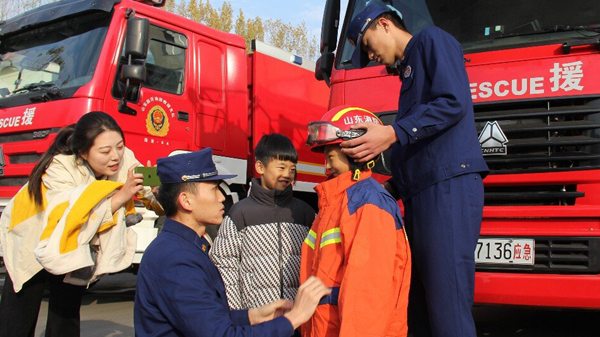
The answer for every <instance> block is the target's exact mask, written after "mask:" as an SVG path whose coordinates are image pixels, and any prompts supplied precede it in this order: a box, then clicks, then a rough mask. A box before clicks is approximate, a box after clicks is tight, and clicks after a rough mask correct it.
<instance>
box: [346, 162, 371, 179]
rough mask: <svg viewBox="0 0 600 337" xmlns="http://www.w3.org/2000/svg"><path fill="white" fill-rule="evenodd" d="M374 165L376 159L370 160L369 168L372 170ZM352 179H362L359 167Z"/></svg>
mask: <svg viewBox="0 0 600 337" xmlns="http://www.w3.org/2000/svg"><path fill="white" fill-rule="evenodd" d="M373 167H375V160H370V161H369V162H368V163H367V169H369V170H370V169H372V168H373ZM352 180H354V181H358V180H360V169H359V168H357V169H355V170H354V175H353V176H352Z"/></svg>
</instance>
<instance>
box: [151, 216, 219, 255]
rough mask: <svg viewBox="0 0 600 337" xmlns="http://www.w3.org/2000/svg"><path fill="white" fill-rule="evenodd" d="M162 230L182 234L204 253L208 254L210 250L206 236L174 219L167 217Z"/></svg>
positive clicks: (182, 236)
mask: <svg viewBox="0 0 600 337" xmlns="http://www.w3.org/2000/svg"><path fill="white" fill-rule="evenodd" d="M162 230H163V231H164V232H169V233H173V234H175V235H178V236H180V237H181V238H183V239H184V240H185V241H187V242H189V243H191V244H193V245H195V246H196V247H198V248H199V249H200V251H201V252H203V253H204V254H208V250H209V248H210V244H209V243H208V241H207V240H206V239H205V238H203V237H200V236H198V233H196V232H195V231H194V230H193V229H191V228H189V227H188V226H186V225H184V224H182V223H180V222H178V221H175V220H173V219H170V218H167V219H166V220H165V224H164V226H163V229H162Z"/></svg>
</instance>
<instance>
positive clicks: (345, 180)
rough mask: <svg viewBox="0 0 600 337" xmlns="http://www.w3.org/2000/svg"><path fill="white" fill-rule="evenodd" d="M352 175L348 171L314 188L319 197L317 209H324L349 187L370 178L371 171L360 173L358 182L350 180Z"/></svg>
mask: <svg viewBox="0 0 600 337" xmlns="http://www.w3.org/2000/svg"><path fill="white" fill-rule="evenodd" d="M353 174H354V172H352V171H349V172H346V173H343V174H340V175H339V176H337V177H335V178H332V179H328V180H325V181H324V182H322V183H320V184H319V185H317V186H315V191H316V192H317V194H318V195H319V209H323V207H326V206H328V205H329V204H331V203H332V202H333V201H334V200H337V199H338V198H339V197H340V196H341V194H342V193H344V192H345V191H346V190H347V189H348V188H349V187H350V186H352V185H354V184H355V183H357V182H359V181H363V180H365V179H368V178H370V177H371V170H366V171H361V172H360V179H358V180H353V179H352V175H353Z"/></svg>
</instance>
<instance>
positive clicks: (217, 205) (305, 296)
mask: <svg viewBox="0 0 600 337" xmlns="http://www.w3.org/2000/svg"><path fill="white" fill-rule="evenodd" d="M158 176H159V178H160V180H161V183H162V185H161V186H160V189H159V193H158V194H159V195H158V200H159V202H160V203H161V204H162V206H163V208H164V210H165V215H166V216H167V220H166V221H165V224H164V227H163V230H162V231H161V233H160V235H159V236H158V237H157V238H156V239H155V240H154V241H153V242H152V243H151V244H150V246H148V249H146V252H145V253H144V258H143V260H142V263H141V265H140V269H139V273H138V279H137V291H136V296H135V308H134V323H135V333H136V336H140V337H142V336H186V337H193V336H203V337H204V336H205V337H208V336H211V337H212V336H292V335H293V333H294V329H296V328H298V327H299V326H300V325H301V324H303V323H304V322H306V321H307V320H308V319H309V318H310V317H311V316H312V314H313V313H314V311H315V309H316V307H317V304H318V302H319V300H320V299H321V298H322V297H323V296H326V295H328V294H329V293H330V289H329V288H327V287H325V285H324V284H323V283H322V282H321V281H320V280H319V279H317V278H315V277H311V278H310V279H308V280H307V281H306V282H305V283H304V284H303V285H302V286H300V289H299V290H298V295H297V296H296V300H295V302H294V304H293V305H292V303H291V302H289V301H287V300H283V299H280V300H277V301H274V302H272V303H270V304H267V305H265V306H262V307H259V308H253V309H250V310H238V311H230V310H229V308H228V305H227V298H226V295H225V286H224V285H223V280H222V279H221V276H220V275H219V272H218V270H217V268H216V267H215V266H214V264H213V263H212V262H211V260H210V259H209V257H208V250H209V249H210V244H209V243H208V241H207V240H206V239H205V238H204V237H203V235H204V232H205V230H206V226H208V225H217V224H220V223H221V221H222V220H223V213H224V206H223V201H224V200H225V198H224V196H223V194H222V193H221V192H220V190H219V188H218V186H219V183H220V181H221V180H222V179H228V178H232V177H234V176H227V175H219V173H218V172H217V169H216V167H215V164H214V163H213V161H212V149H210V148H206V149H204V150H201V151H198V152H192V153H186V154H179V155H175V156H172V157H167V158H161V159H159V160H158Z"/></svg>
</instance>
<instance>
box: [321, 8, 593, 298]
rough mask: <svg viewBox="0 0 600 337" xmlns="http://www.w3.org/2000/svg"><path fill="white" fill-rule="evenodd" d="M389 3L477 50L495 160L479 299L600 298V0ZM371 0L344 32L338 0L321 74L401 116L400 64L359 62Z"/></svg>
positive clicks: (474, 86)
mask: <svg viewBox="0 0 600 337" xmlns="http://www.w3.org/2000/svg"><path fill="white" fill-rule="evenodd" d="M384 2H387V3H389V4H391V5H393V6H395V7H396V8H397V9H398V10H400V12H402V13H403V14H404V19H405V23H406V25H407V27H408V30H409V31H410V32H411V33H412V34H413V35H414V34H417V33H419V32H420V31H421V30H422V29H423V28H425V27H427V26H429V25H433V24H435V25H436V26H438V27H441V28H442V29H444V30H446V31H448V32H449V33H450V34H452V35H453V36H454V37H456V38H457V39H458V41H459V42H460V43H461V44H462V46H463V49H464V52H465V56H464V57H465V65H466V68H467V72H468V74H469V79H470V86H471V88H470V89H471V94H472V98H473V101H474V103H475V120H476V124H477V128H478V132H479V140H480V143H481V148H482V153H483V155H484V156H485V157H484V158H485V159H486V161H487V163H488V165H489V167H490V170H491V172H490V175H489V176H488V177H487V178H486V179H485V208H484V214H483V223H482V229H481V236H480V240H479V244H478V246H477V249H476V251H475V258H476V262H477V274H476V288H475V301H476V302H477V303H489V304H511V305H529V306H551V307H574V308H595V309H599V308H600V81H599V80H598V78H597V77H596V76H598V74H600V55H599V52H598V49H599V47H600V20H599V19H598V18H599V17H600V2H598V1H593V0H582V1H576V2H570V3H569V2H564V1H557V0H544V1H541V0H529V1H510V0H509V1H459V0H393V1H392V0H389V1H384ZM366 3H367V1H365V0H349V1H348V2H347V11H346V16H345V18H343V25H342V29H341V34H340V35H339V43H338V40H337V38H338V23H339V22H340V18H339V14H340V0H328V1H327V2H326V5H325V13H324V17H323V27H322V35H321V37H322V41H321V52H322V56H321V58H320V59H319V60H318V61H317V69H316V74H317V78H319V79H324V80H326V81H327V83H328V84H330V87H331V88H330V90H331V96H330V102H329V106H336V105H339V104H351V105H358V106H363V107H366V108H368V109H371V111H374V112H377V114H378V115H379V116H380V117H381V119H382V120H383V121H384V122H385V123H391V122H393V121H394V117H395V114H396V110H397V102H398V92H399V88H400V85H401V83H400V80H399V78H398V77H397V76H394V72H395V71H396V70H395V69H393V68H390V69H386V68H385V67H383V66H380V65H377V64H376V63H374V62H372V63H371V64H369V66H368V67H366V68H365V69H354V68H353V66H352V64H351V62H350V59H351V54H352V51H353V49H354V47H353V46H352V45H351V44H349V43H348V42H347V41H346V38H345V34H346V27H347V25H348V23H349V21H350V20H351V19H352V17H353V16H354V15H356V14H357V13H358V12H360V11H361V10H362V9H363V8H364V7H365V4H366ZM336 49H337V52H336ZM334 52H335V53H334ZM396 72H397V71H396ZM400 99H402V98H401V97H400ZM378 169H379V172H380V173H386V172H385V171H386V170H385V167H384V166H379V167H378ZM381 179H385V177H381Z"/></svg>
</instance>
